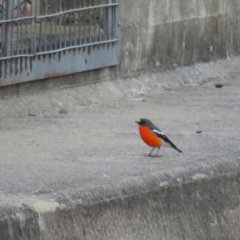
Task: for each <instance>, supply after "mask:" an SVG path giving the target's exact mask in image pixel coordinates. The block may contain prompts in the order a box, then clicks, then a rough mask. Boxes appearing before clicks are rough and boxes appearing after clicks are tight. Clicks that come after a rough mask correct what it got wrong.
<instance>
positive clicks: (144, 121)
mask: <svg viewBox="0 0 240 240" xmlns="http://www.w3.org/2000/svg"><path fill="white" fill-rule="evenodd" d="M136 123H137V124H138V125H141V126H151V125H152V124H153V123H152V122H151V121H150V120H148V119H146V118H141V119H140V120H139V121H136Z"/></svg>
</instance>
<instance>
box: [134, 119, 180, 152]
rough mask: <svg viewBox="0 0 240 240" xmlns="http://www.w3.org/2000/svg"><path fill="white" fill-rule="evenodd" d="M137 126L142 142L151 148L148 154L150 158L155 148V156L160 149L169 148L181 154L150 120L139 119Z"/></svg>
mask: <svg viewBox="0 0 240 240" xmlns="http://www.w3.org/2000/svg"><path fill="white" fill-rule="evenodd" d="M136 123H137V124H138V126H139V133H140V136H141V138H142V140H143V141H144V142H145V143H146V144H147V145H148V146H150V147H152V148H153V149H152V151H151V152H150V153H149V154H148V155H149V156H152V155H151V154H152V152H153V150H154V149H155V148H158V151H157V154H156V156H158V152H159V150H160V148H161V147H163V146H164V147H171V148H173V149H175V150H177V151H178V152H182V151H181V150H180V149H178V148H177V147H176V146H175V145H174V144H173V143H172V142H171V141H170V139H169V138H168V137H167V136H166V135H165V134H164V133H163V132H162V131H161V130H160V129H159V128H158V127H157V126H155V125H154V124H153V123H152V122H151V121H150V120H148V119H146V118H141V119H140V120H139V121H137V122H136Z"/></svg>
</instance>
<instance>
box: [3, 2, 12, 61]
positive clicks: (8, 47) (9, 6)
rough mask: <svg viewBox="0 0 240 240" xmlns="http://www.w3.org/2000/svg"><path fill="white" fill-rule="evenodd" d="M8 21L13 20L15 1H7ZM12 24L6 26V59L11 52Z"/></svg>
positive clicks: (4, 54)
mask: <svg viewBox="0 0 240 240" xmlns="http://www.w3.org/2000/svg"><path fill="white" fill-rule="evenodd" d="M6 19H7V20H8V19H13V1H6ZM12 24H13V23H12V22H8V23H5V24H4V53H3V56H4V57H7V56H10V52H11V41H12Z"/></svg>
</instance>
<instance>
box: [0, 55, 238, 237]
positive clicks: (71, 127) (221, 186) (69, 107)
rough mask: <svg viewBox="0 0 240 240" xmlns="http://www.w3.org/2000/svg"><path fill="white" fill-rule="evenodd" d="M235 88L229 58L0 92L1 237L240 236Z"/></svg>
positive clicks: (234, 66)
mask: <svg viewBox="0 0 240 240" xmlns="http://www.w3.org/2000/svg"><path fill="white" fill-rule="evenodd" d="M184 76H186V77H184ZM197 76H199V77H197ZM211 78H213V79H215V80H211V81H208V80H209V79H211ZM171 79H174V80H176V85H174V86H175V87H174V86H172V85H171V84H170V85H163V84H162V83H163V82H164V81H165V82H166V84H167V82H168V80H171ZM195 80H196V81H195ZM198 81H199V85H198V84H197V83H198ZM216 83H221V84H222V88H216V86H215V84H216ZM167 86H169V88H167ZM171 86H172V87H171ZM106 89H107V90H106ZM105 91H107V92H108V93H109V94H105V93H106V92H105ZM239 92H240V75H239V58H236V59H232V60H230V61H220V62H215V63H210V64H199V65H196V66H192V67H186V68H182V69H176V70H175V71H167V72H164V73H152V74H151V75H147V74H146V75H144V76H143V77H142V78H140V79H138V78H133V79H129V80H126V79H125V80H123V79H120V80H118V81H115V82H104V83H99V84H98V85H92V86H91V87H89V88H87V86H84V87H81V88H69V89H62V90H61V91H52V92H48V93H44V94H43V93H42V94H36V95H34V96H22V97H20V98H10V99H1V106H2V108H1V121H0V134H1V138H0V145H1V151H0V182H1V184H0V229H1V231H0V239H1V240H5V239H6V240H9V239H10V240H12V239H13V240H15V239H21V240H22V239H24V240H25V239H37V240H38V239H41V240H42V239H44V240H45V239H50V240H51V239H53V240H55V239H56V240H58V239H111V240H112V239H124V240H126V239H140V240H142V239H161V238H162V239H167V240H168V239H169V240H172V239H191V240H192V239H193V240H195V239H217V240H219V239H220V240H226V239H236V240H238V239H239V234H240V230H239V227H238V225H239V218H240V210H239V204H240V197H239V192H240V189H239V186H240V184H239V183H240V182H239V181H240V174H239V172H240V164H239V163H240V162H239V161H240V155H239V152H240V138H239V136H240V128H239V121H240V119H239V112H240V105H239V102H240V95H239ZM120 93H121V94H122V95H121V94H120ZM85 98H87V99H93V100H95V102H94V101H92V104H89V105H88V104H86V105H85V106H83V100H84V99H85ZM110 99H112V100H111V101H110ZM143 100H144V101H143ZM95 103H96V104H95ZM98 103H99V104H98ZM11 106H12V107H11ZM59 107H61V108H62V107H64V109H65V111H63V112H61V113H60V112H59ZM46 109H47V110H46ZM16 111H17V113H16ZM28 113H35V115H34V114H32V115H29V114H28ZM63 113H64V114H63ZM142 117H148V118H149V119H151V120H152V121H153V122H154V123H155V124H156V125H158V126H159V127H160V129H162V130H163V131H164V132H165V133H166V134H167V135H168V136H169V138H170V139H171V140H172V141H173V142H174V143H175V144H176V145H177V146H178V147H179V148H180V149H181V150H182V151H183V153H182V154H179V153H177V152H175V151H173V150H172V149H161V151H160V154H161V156H160V157H153V158H150V157H148V156H147V154H148V153H149V151H150V149H149V147H148V146H146V145H144V143H142V141H141V139H140V138H139V133H138V128H137V126H136V124H135V123H134V121H136V120H138V119H139V118H142Z"/></svg>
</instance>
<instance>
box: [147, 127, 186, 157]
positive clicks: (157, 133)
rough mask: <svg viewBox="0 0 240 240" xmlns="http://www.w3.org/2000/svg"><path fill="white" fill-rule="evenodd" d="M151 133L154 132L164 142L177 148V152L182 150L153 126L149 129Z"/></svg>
mask: <svg viewBox="0 0 240 240" xmlns="http://www.w3.org/2000/svg"><path fill="white" fill-rule="evenodd" d="M151 131H152V133H154V134H155V135H156V136H157V137H159V138H161V139H163V140H164V141H165V142H166V143H168V144H170V145H171V147H172V148H174V149H175V150H177V151H178V152H182V151H181V150H180V149H178V148H177V147H176V146H175V145H174V144H173V143H172V142H171V141H170V139H169V138H168V137H167V136H166V135H165V134H164V133H163V132H162V131H161V130H160V129H159V128H158V127H154V128H152V129H151Z"/></svg>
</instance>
